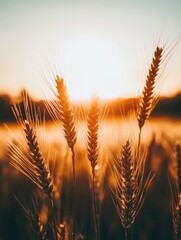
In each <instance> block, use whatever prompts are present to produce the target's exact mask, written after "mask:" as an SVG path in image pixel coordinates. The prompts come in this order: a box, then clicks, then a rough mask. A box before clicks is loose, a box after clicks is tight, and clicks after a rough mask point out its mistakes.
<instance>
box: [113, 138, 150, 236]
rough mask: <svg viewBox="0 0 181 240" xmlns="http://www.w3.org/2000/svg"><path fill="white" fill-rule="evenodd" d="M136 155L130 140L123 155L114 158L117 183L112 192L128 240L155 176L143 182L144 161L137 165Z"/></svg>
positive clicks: (124, 148) (123, 147)
mask: <svg viewBox="0 0 181 240" xmlns="http://www.w3.org/2000/svg"><path fill="white" fill-rule="evenodd" d="M134 156H135V154H132V146H131V144H130V142H129V140H128V141H126V143H125V145H123V146H122V152H121V156H120V157H119V158H118V160H114V163H113V164H114V165H113V168H112V170H113V173H114V177H115V185H116V186H114V187H113V188H112V192H113V197H114V199H115V206H116V209H117V212H118V215H119V217H120V220H121V223H122V226H123V228H124V229H125V239H126V240H130V239H131V233H130V230H131V227H132V225H133V224H134V222H135V219H136V216H137V214H138V213H139V211H140V209H141V207H142V205H143V202H144V199H145V196H146V192H147V189H148V187H149V184H150V183H151V181H152V178H153V176H151V174H149V175H148V177H147V179H146V181H145V182H143V177H141V178H140V172H141V171H142V170H143V168H144V166H143V164H144V162H143V161H140V163H139V164H138V162H137V165H138V166H136V165H135V164H136V163H135V160H134V158H133V157H134Z"/></svg>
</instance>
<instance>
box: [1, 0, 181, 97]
mask: <svg viewBox="0 0 181 240" xmlns="http://www.w3.org/2000/svg"><path fill="white" fill-rule="evenodd" d="M180 34H181V1H180V0H152V1H150V0H139V1H136V0H117V1H116V0H110V1H106V0H104V1H103V0H102V1H98V0H97V1H96V0H95V1H94V0H91V1H86V0H84V1H83V0H82V1H76V0H64V1H62V0H59V1H58V0H57V1H56V0H49V1H48V0H42V1H41V0H31V1H29V0H21V1H20V0H19V1H17V0H14V1H13V0H11V1H10V0H0V91H1V92H4V91H8V92H10V93H12V94H17V93H18V91H19V90H20V89H21V88H22V87H26V88H28V90H29V91H30V93H31V94H33V95H34V96H36V97H42V80H43V78H44V77H43V75H45V76H46V78H47V79H48V80H49V79H51V76H50V75H49V72H50V71H51V70H52V71H53V74H57V73H60V74H62V76H63V77H64V78H65V81H66V84H67V87H68V90H69V92H70V95H71V97H72V98H75V99H77V98H81V99H83V98H88V97H89V96H91V94H94V93H97V94H99V95H100V96H101V97H119V96H129V95H135V94H136V93H138V86H139V81H140V80H142V79H143V80H144V78H145V74H146V69H147V64H148V65H149V62H150V60H151V56H152V52H153V50H154V47H155V46H156V44H157V43H158V40H159V39H161V41H160V42H161V43H163V44H166V43H167V46H168V42H169V41H173V40H174V39H176V37H178V36H179V35H180ZM54 66H56V69H57V70H55V68H54ZM42 73H43V74H42ZM164 76H165V77H166V82H165V84H164V86H163V88H162V93H163V94H167V93H168V92H170V93H174V92H176V91H177V90H179V89H181V46H178V47H177V48H176V51H175V53H174V54H173V56H172V58H171V61H170V62H169V65H168V68H166V72H165V74H164ZM44 91H45V92H46V90H45V87H43V92H44Z"/></svg>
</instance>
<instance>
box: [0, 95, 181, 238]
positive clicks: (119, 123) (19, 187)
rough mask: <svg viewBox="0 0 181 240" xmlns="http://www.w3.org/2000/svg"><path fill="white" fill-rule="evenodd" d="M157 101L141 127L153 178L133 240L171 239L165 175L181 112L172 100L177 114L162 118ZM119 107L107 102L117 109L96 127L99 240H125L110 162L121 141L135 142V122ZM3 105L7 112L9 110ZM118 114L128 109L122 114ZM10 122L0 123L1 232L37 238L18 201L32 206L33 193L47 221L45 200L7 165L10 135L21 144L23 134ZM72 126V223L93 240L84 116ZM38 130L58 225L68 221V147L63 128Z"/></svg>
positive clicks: (7, 235)
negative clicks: (53, 185)
mask: <svg viewBox="0 0 181 240" xmlns="http://www.w3.org/2000/svg"><path fill="white" fill-rule="evenodd" d="M177 97H178V96H177ZM179 100H180V97H179ZM167 101H168V100H167ZM173 102H174V101H173ZM115 103H116V104H115ZM106 104H107V103H106ZM159 104H163V102H162V101H161V102H160V103H159ZM159 104H158V107H157V108H156V109H155V111H154V113H153V117H152V118H150V119H149V120H148V122H147V123H146V125H145V127H144V129H143V135H142V152H143V155H144V154H146V159H147V160H146V165H145V171H146V172H149V171H150V170H151V171H153V172H154V173H156V176H155V178H154V180H153V182H152V184H151V186H150V187H149V189H148V194H147V196H146V199H145V203H144V204H143V208H142V209H141V211H140V213H139V215H138V218H137V219H136V223H135V225H134V228H133V231H132V234H133V236H134V237H133V239H134V240H135V239H141V240H153V239H158V240H160V239H164V240H172V239H174V238H173V224H172V218H171V213H170V209H171V205H170V197H171V192H170V187H169V179H172V178H173V179H174V178H175V174H176V173H175V170H174V167H175V144H176V142H178V141H179V140H180V133H181V118H180V117H179V115H180V113H181V112H178V111H176V108H177V105H178V106H179V108H180V101H176V105H175V106H176V107H175V108H174V109H175V115H174V114H173V113H172V115H169V113H168V114H166V113H165V114H164V115H163V116H160V115H161V113H159ZM10 105H11V102H10ZM123 105H124V104H120V102H119V101H118V102H116V101H115V102H114V104H112V105H108V104H107V106H109V108H110V109H111V111H113V112H114V110H115V114H114V115H113V114H111V115H109V114H108V116H107V117H106V118H105V119H104V121H103V122H102V123H101V128H100V141H99V144H100V150H99V158H98V167H97V170H96V172H97V186H96V192H97V196H98V198H99V201H100V205H99V211H100V214H99V220H100V233H101V239H104V240H111V239H115V240H117V239H124V238H123V229H122V227H121V222H120V219H119V217H118V215H117V213H116V210H115V206H114V204H113V201H112V197H111V190H110V186H109V185H110V182H111V172H110V167H109V165H110V162H111V159H112V158H113V156H115V155H116V154H118V153H119V151H120V149H121V145H122V144H124V142H125V141H126V140H127V139H128V138H129V139H130V140H132V141H134V142H136V141H137V136H138V126H137V122H136V117H135V115H134V114H133V113H130V111H122V110H123V109H124V106H123ZM110 106H111V107H110ZM115 106H116V107H115ZM5 109H6V110H7V108H5ZM116 109H117V110H116ZM121 109H122V110H121ZM162 109H164V108H162ZM180 109H181V108H180ZM125 110H126V108H125ZM127 110H128V109H127ZM171 111H173V109H171V108H168V112H171ZM118 112H119V114H118ZM122 112H127V113H126V115H122ZM173 112H174V111H173ZM4 113H5V112H4ZM9 120H11V121H9V122H6V125H4V123H3V121H2V122H1V127H0V146H1V149H0V192H1V195H0V196H1V197H0V236H1V239H5V240H6V239H7V240H10V239H11V240H12V239H18V240H21V239H35V238H33V236H34V235H33V229H32V226H31V224H30V220H29V219H28V217H27V216H26V213H25V210H23V207H22V206H21V204H23V206H24V207H25V208H27V209H28V208H31V206H32V201H33V200H32V199H33V198H34V197H33V196H36V199H39V200H37V201H38V207H39V208H40V209H41V210H42V212H44V214H45V216H44V218H45V219H46V199H45V197H43V199H44V200H45V201H44V202H42V193H40V192H39V191H38V190H37V188H36V186H35V185H34V184H33V183H31V181H30V180H29V179H27V178H26V177H25V176H23V175H22V174H21V173H19V172H18V171H17V170H15V169H14V168H13V167H12V166H11V165H10V159H9V156H8V141H9V140H10V139H13V136H14V137H16V138H17V139H20V142H21V132H20V130H19V128H18V126H17V125H16V123H15V122H13V120H12V119H11V118H10V119H9ZM7 126H8V128H7ZM76 126H77V129H78V143H77V145H76V148H75V153H76V159H75V163H76V173H77V195H76V196H77V197H76V227H77V232H78V233H80V235H79V239H88V240H89V239H92V232H93V228H92V223H93V218H92V213H91V168H90V163H89V161H88V159H87V153H86V124H85V120H83V119H79V120H78V122H77V125H76ZM39 134H40V135H42V138H43V141H42V144H43V145H44V148H45V150H47V149H49V155H50V157H49V158H50V162H49V164H50V168H51V171H52V172H53V176H54V180H55V182H56V186H57V189H56V190H55V193H54V198H55V202H56V208H55V212H56V217H57V220H58V222H59V223H62V222H63V221H64V220H65V219H66V220H67V222H69V221H70V218H71V217H70V215H71V209H72V202H71V198H72V195H71V194H72V192H71V189H72V183H71V178H72V168H71V154H70V151H69V149H68V147H67V145H66V142H65V140H64V137H63V132H62V131H61V127H58V126H57V125H56V124H54V123H53V122H51V121H47V124H46V132H43V134H42V129H40V131H39ZM17 144H18V143H17ZM39 196H41V197H39ZM20 203H21V204H20ZM48 239H49V238H48Z"/></svg>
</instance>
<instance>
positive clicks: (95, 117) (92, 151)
mask: <svg viewBox="0 0 181 240" xmlns="http://www.w3.org/2000/svg"><path fill="white" fill-rule="evenodd" d="M87 129H88V134H87V138H88V146H87V148H88V159H89V161H90V163H91V166H92V169H94V168H95V166H96V165H97V158H98V129H99V100H98V98H93V99H92V100H91V103H90V108H89V113H88V117H87Z"/></svg>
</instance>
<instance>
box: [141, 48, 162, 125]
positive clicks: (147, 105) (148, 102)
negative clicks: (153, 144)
mask: <svg viewBox="0 0 181 240" xmlns="http://www.w3.org/2000/svg"><path fill="white" fill-rule="evenodd" d="M162 55H163V48H160V47H157V48H156V50H155V52H154V57H153V59H152V63H151V66H150V68H149V72H148V75H147V78H146V83H145V86H144V89H143V92H142V97H141V99H140V102H139V108H138V124H139V128H140V129H141V128H142V127H143V125H144V123H145V121H146V119H148V118H149V116H150V113H151V111H152V110H153V108H154V103H155V102H154V88H155V82H156V77H157V75H158V72H159V68H160V63H161V59H162Z"/></svg>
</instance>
